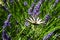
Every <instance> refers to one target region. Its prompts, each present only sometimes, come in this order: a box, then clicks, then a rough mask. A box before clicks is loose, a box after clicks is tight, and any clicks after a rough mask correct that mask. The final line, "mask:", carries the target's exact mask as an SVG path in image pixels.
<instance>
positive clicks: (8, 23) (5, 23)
mask: <svg viewBox="0 0 60 40" xmlns="http://www.w3.org/2000/svg"><path fill="white" fill-rule="evenodd" d="M10 17H11V14H9V15H8V17H7V20H6V21H5V22H4V25H3V26H2V27H3V29H4V28H5V27H6V26H10V22H9V20H10Z"/></svg>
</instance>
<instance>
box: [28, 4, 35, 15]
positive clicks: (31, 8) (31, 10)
mask: <svg viewBox="0 0 60 40" xmlns="http://www.w3.org/2000/svg"><path fill="white" fill-rule="evenodd" d="M34 6H35V4H34V3H32V5H31V7H30V8H29V9H28V14H29V15H33V9H34Z"/></svg>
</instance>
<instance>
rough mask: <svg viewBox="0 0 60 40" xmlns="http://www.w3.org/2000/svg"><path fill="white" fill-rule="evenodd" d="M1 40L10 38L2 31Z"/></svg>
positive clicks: (9, 39)
mask: <svg viewBox="0 0 60 40" xmlns="http://www.w3.org/2000/svg"><path fill="white" fill-rule="evenodd" d="M2 39H3V40H11V38H10V37H9V36H8V34H7V33H6V31H5V30H3V32H2Z"/></svg>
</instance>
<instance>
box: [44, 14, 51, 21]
mask: <svg viewBox="0 0 60 40" xmlns="http://www.w3.org/2000/svg"><path fill="white" fill-rule="evenodd" d="M50 18H51V17H50V15H49V14H48V15H46V18H45V22H48V20H49V19H50Z"/></svg>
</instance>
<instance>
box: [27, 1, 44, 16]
mask: <svg viewBox="0 0 60 40" xmlns="http://www.w3.org/2000/svg"><path fill="white" fill-rule="evenodd" d="M42 2H43V0H40V1H39V2H38V3H37V5H36V6H35V7H34V4H33V6H32V7H31V8H30V9H29V10H28V13H29V14H30V15H31V14H32V15H33V16H37V15H39V13H40V11H39V10H40V6H41V4H42Z"/></svg>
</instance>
